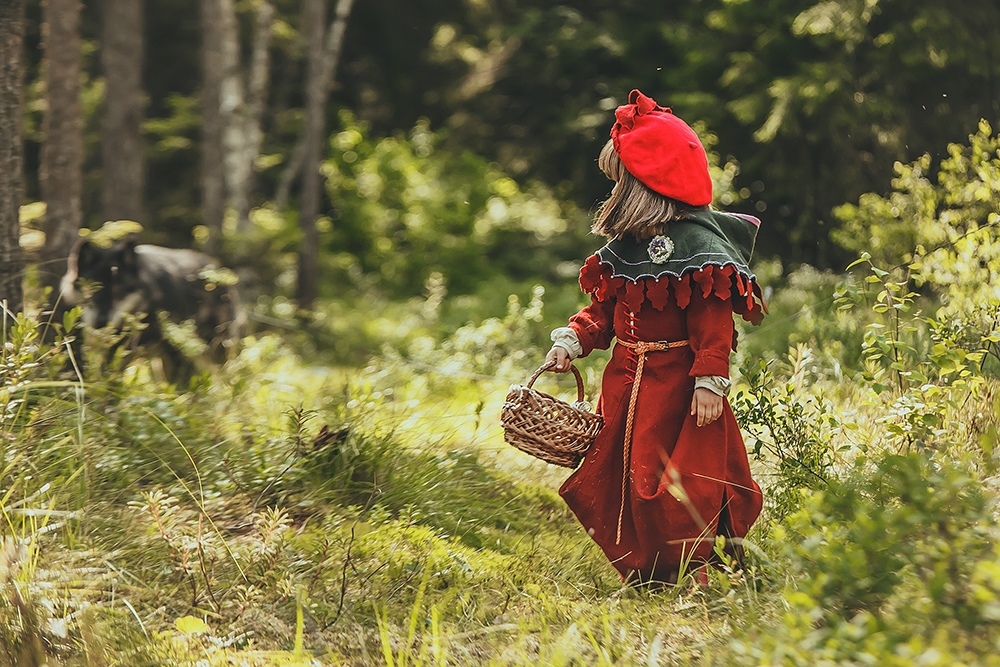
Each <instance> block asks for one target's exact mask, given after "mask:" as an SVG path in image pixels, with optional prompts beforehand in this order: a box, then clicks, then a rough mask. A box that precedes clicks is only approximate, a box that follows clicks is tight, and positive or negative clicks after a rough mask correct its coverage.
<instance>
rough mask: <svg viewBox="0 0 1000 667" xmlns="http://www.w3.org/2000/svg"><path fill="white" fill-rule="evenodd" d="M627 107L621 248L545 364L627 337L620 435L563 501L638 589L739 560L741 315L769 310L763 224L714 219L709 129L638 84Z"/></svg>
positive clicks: (597, 274)
mask: <svg viewBox="0 0 1000 667" xmlns="http://www.w3.org/2000/svg"><path fill="white" fill-rule="evenodd" d="M628 101H629V103H628V104H627V105H624V106H621V107H618V109H617V110H616V112H615V117H616V122H615V124H614V126H613V127H612V128H611V140H610V141H609V142H608V143H607V145H605V147H604V150H602V151H601V156H600V158H599V165H600V168H601V170H602V171H603V172H604V173H605V174H606V175H607V176H608V178H610V179H611V180H612V181H614V182H615V185H614V188H613V189H612V191H611V195H610V196H609V197H608V199H607V201H605V202H604V204H602V206H601V208H600V210H599V211H598V214H597V218H596V221H595V223H594V227H593V231H594V232H595V233H597V234H600V235H602V236H605V237H607V238H609V239H610V241H609V242H608V244H607V245H605V246H604V247H603V248H601V249H600V250H598V251H597V253H596V254H594V255H593V256H591V257H590V258H589V259H587V261H586V263H585V264H584V266H583V268H582V269H581V271H580V286H581V287H582V288H583V290H584V292H586V293H588V294H589V295H590V297H591V302H590V305H589V306H587V307H585V308H584V309H583V310H581V311H580V312H578V313H577V314H576V315H574V316H573V317H571V318H570V321H569V326H567V327H561V328H559V329H556V330H555V331H553V332H552V340H553V343H554V344H553V347H552V349H551V350H550V351H549V353H548V355H547V357H546V361H547V362H549V363H551V364H553V367H552V369H553V370H555V371H556V372H566V371H567V370H569V366H570V361H571V360H572V359H575V358H577V357H582V356H586V355H587V354H589V353H590V351H591V350H594V349H597V348H601V349H606V348H608V347H610V345H611V343H612V340H613V339H617V342H616V345H615V348H614V350H613V352H612V356H611V360H610V361H609V362H608V365H607V367H606V368H605V371H604V377H603V380H602V385H601V397H600V400H599V402H598V410H599V411H600V413H601V414H602V415H603V417H604V420H605V426H604V428H603V429H602V431H601V432H600V434H598V436H597V439H596V440H595V442H594V444H593V446H592V447H591V448H590V450H589V451H588V452H587V455H586V457H585V458H584V460H583V462H582V463H581V465H580V467H579V468H578V469H577V470H576V471H575V472H574V473H573V474H572V475H571V476H570V477H569V479H567V480H566V482H565V483H564V484H563V486H562V488H561V489H560V491H559V493H560V495H562V497H563V498H564V499H565V500H566V502H567V503H568V504H569V506H570V508H571V509H572V510H573V512H574V513H575V514H576V516H577V518H578V519H579V520H580V522H581V523H582V524H583V526H584V528H585V529H586V530H587V533H588V534H589V535H590V536H591V537H592V538H593V539H594V540H595V541H596V542H597V544H598V545H600V547H601V548H602V549H603V550H604V553H605V554H606V555H607V557H608V558H609V559H610V560H611V562H612V564H613V565H614V566H615V568H617V570H618V572H619V573H620V574H621V576H622V578H623V579H624V580H626V581H628V582H630V583H645V582H675V581H676V580H677V576H678V573H679V572H681V571H683V570H684V569H688V568H690V569H694V568H695V567H697V566H698V565H700V564H703V563H707V562H709V561H710V560H711V559H712V555H713V551H714V545H715V540H716V536H717V535H722V536H724V537H725V538H726V546H727V549H728V550H730V552H731V553H734V554H735V555H740V554H741V550H740V549H739V542H740V539H741V538H743V537H744V536H745V535H746V533H747V530H748V529H749V528H750V525H751V524H752V523H753V522H754V520H755V519H756V518H757V515H758V514H759V513H760V510H761V505H762V497H761V492H760V487H758V486H757V483H756V482H754V480H753V479H752V478H751V477H750V466H749V462H748V460H747V454H746V449H745V448H744V445H743V439H742V436H741V435H740V430H739V427H738V426H737V424H736V419H735V417H734V416H733V412H732V409H731V408H730V406H729V403H728V402H727V401H726V398H725V395H726V393H727V392H728V390H729V386H730V382H729V379H728V375H729V355H730V351H731V349H734V348H735V343H736V334H735V330H734V324H733V313H734V312H736V313H739V314H740V315H742V316H743V317H744V318H745V319H746V320H748V321H751V322H753V323H754V324H757V323H759V322H760V319H761V318H762V317H763V313H764V312H765V310H764V304H763V302H762V301H761V299H760V288H759V286H758V285H757V282H756V279H755V277H754V276H753V274H752V273H751V272H750V269H749V266H748V262H749V260H750V255H751V252H752V250H753V245H754V239H755V238H756V234H757V228H758V226H759V225H760V222H759V221H758V220H757V219H756V218H754V217H752V216H747V215H736V214H729V213H722V212H720V211H715V210H712V209H711V208H710V207H709V204H710V202H711V201H712V181H711V179H710V177H709V172H708V157H707V155H706V153H705V149H704V147H703V146H702V144H701V141H700V140H699V139H698V136H697V135H696V134H695V133H694V131H693V130H692V129H691V128H690V127H689V126H688V125H687V124H686V123H685V122H684V121H683V120H681V119H680V118H678V117H677V116H675V115H673V113H672V112H671V111H670V109H665V108H663V107H661V106H659V105H657V104H656V102H655V101H654V100H653V99H652V98H650V97H647V96H646V95H643V94H642V93H640V92H639V91H638V90H633V91H632V92H631V93H630V94H629V98H628ZM702 573H703V571H702Z"/></svg>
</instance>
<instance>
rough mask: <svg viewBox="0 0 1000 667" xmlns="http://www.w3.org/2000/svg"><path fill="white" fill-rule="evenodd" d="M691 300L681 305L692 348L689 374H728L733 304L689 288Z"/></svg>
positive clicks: (733, 327) (731, 341) (692, 375)
mask: <svg viewBox="0 0 1000 667" xmlns="http://www.w3.org/2000/svg"><path fill="white" fill-rule="evenodd" d="M692 292H693V293H692V294H691V303H689V304H688V306H687V308H686V309H685V311H684V312H685V313H686V314H687V330H688V340H689V341H690V344H691V350H692V351H693V352H694V364H693V365H692V366H691V372H690V373H689V375H690V376H691V377H701V376H704V375H719V376H722V377H724V378H728V377H729V354H730V352H731V351H732V347H733V332H734V329H735V325H734V324H733V306H732V303H731V302H730V301H729V300H724V299H721V298H719V297H718V296H716V295H715V294H714V293H711V292H710V293H709V294H708V295H707V296H705V295H704V294H703V293H702V290H700V289H698V288H697V287H695V289H694V290H692Z"/></svg>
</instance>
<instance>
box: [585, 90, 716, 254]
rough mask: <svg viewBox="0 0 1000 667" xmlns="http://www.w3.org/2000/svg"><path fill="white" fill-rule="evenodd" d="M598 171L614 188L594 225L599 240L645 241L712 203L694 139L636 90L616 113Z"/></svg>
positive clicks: (681, 124) (680, 122)
mask: <svg viewBox="0 0 1000 667" xmlns="http://www.w3.org/2000/svg"><path fill="white" fill-rule="evenodd" d="M598 165H599V166H600V168H601V171H603V172H604V173H605V175H607V177H608V178H610V179H611V180H612V181H614V182H615V185H614V188H613V189H612V191H611V194H610V195H609V197H608V199H607V200H606V201H605V202H604V203H603V204H602V205H601V207H600V209H599V210H598V212H597V217H596V219H595V221H594V226H593V231H594V232H595V233H596V234H600V235H602V236H607V237H611V238H617V237H622V236H633V237H636V238H639V239H644V238H649V237H652V236H655V235H656V234H660V233H662V232H663V231H664V228H665V227H666V225H667V224H669V223H670V222H671V221H673V220H677V219H678V218H682V217H684V216H685V215H686V214H687V212H688V211H690V210H692V209H701V208H705V207H706V206H708V205H709V204H710V203H711V201H712V179H711V177H710V176H709V173H708V155H707V154H706V152H705V148H704V146H702V143H701V140H700V139H699V138H698V135H697V134H695V132H694V130H693V129H691V127H690V126H689V125H688V124H687V123H685V122H684V121H683V120H681V119H680V118H678V117H677V116H675V115H674V114H673V112H672V111H671V110H670V109H668V108H665V107H661V106H660V105H658V104H657V103H656V101H655V100H654V99H653V98H651V97H648V96H646V95H643V94H642V93H641V92H639V91H638V90H633V91H632V92H631V93H629V97H628V104H625V105H622V106H620V107H618V109H616V110H615V124H614V126H612V128H611V140H610V141H608V143H607V144H606V145H605V146H604V149H603V150H602V151H601V155H600V158H599V159H598Z"/></svg>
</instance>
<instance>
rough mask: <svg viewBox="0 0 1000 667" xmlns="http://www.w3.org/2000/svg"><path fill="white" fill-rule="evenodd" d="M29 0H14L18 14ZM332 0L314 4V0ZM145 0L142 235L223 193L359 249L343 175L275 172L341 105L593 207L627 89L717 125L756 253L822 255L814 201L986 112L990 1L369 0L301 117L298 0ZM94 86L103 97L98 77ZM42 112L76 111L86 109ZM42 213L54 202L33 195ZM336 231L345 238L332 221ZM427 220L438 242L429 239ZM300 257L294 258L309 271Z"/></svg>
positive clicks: (90, 38) (34, 97)
mask: <svg viewBox="0 0 1000 667" xmlns="http://www.w3.org/2000/svg"><path fill="white" fill-rule="evenodd" d="M40 1H41V0H28V15H29V16H30V17H32V18H33V19H34V20H36V21H37V18H38V11H37V9H38V6H39V2H40ZM46 1H47V2H51V3H59V2H67V1H68V0H46ZM110 2H111V0H108V3H109V4H108V6H111V4H110ZM71 4H72V3H71ZM333 6H334V3H333V0H325V2H324V3H323V10H324V12H325V14H326V16H328V17H329V16H330V15H332V14H333ZM144 7H145V11H146V17H145V18H146V20H145V28H144V30H145V32H144V38H145V43H146V49H145V51H146V53H147V54H148V56H147V57H146V58H145V61H144V71H143V80H142V85H143V90H144V94H145V96H146V99H147V100H148V103H147V113H146V120H145V121H144V122H143V124H142V130H143V135H144V137H143V138H144V140H145V142H146V145H147V147H148V148H147V150H146V155H145V157H146V159H147V171H146V203H147V206H146V208H147V210H148V211H149V217H148V219H145V220H142V221H141V222H143V223H144V224H145V226H146V228H147V230H148V231H149V237H150V239H151V240H154V241H160V242H168V243H172V244H187V243H190V242H191V238H192V234H193V232H194V231H195V227H198V226H199V225H204V226H205V228H206V229H207V230H209V233H208V234H207V235H206V236H207V238H208V239H210V240H211V239H214V238H217V236H218V233H219V230H220V229H221V226H222V218H223V214H224V211H223V206H225V205H228V206H229V208H230V209H231V210H233V211H234V212H235V213H236V215H235V219H236V220H238V221H242V222H241V223H240V229H242V230H244V232H245V230H247V229H248V225H247V220H248V219H249V216H248V213H249V211H250V210H251V209H252V208H254V207H257V206H261V205H264V204H266V203H268V202H274V204H275V206H274V207H273V208H274V209H275V210H277V211H279V212H280V213H281V214H282V215H286V214H289V215H293V216H295V218H296V219H297V220H298V222H299V223H305V224H306V227H305V228H304V231H305V232H306V238H307V242H306V243H307V250H308V251H311V250H312V249H313V248H315V249H316V250H317V251H318V252H330V253H339V252H342V251H344V250H345V249H347V248H359V247H367V246H371V245H372V244H374V243H375V241H376V240H377V239H374V238H372V237H370V235H372V234H376V233H378V232H376V231H374V230H373V229H372V228H370V227H366V226H365V225H363V224H360V223H359V222H358V221H357V220H353V219H350V216H351V215H354V213H352V211H356V210H358V208H359V206H360V203H359V202H353V203H350V202H344V201H341V200H338V199H334V198H332V196H333V193H337V192H342V191H343V184H340V183H336V182H331V183H328V187H327V189H326V191H325V194H324V196H322V197H320V198H319V200H318V201H317V200H313V199H311V195H310V194H309V193H310V192H311V191H312V190H311V186H310V187H304V185H305V184H304V183H302V184H301V185H302V186H303V187H296V179H297V176H298V175H299V174H301V173H303V172H302V171H301V170H302V169H303V167H302V166H301V165H303V164H305V163H306V162H307V159H306V156H305V150H304V148H303V149H298V150H297V149H296V146H297V145H298V144H299V143H300V141H301V139H302V137H303V136H309V137H310V138H309V139H308V140H307V141H306V142H305V143H304V144H303V146H309V147H310V148H312V149H313V150H315V149H317V148H318V149H320V150H321V156H322V157H323V158H327V159H330V160H334V161H335V162H336V161H338V160H340V157H339V156H338V155H337V154H336V153H337V152H338V151H340V150H342V149H340V148H337V145H336V142H334V143H333V144H330V143H329V142H327V141H325V140H322V139H320V140H314V139H312V138H311V137H312V136H313V134H312V133H314V132H315V128H316V127H325V128H326V129H325V130H321V134H324V135H325V134H329V133H335V134H336V133H340V132H343V131H344V130H345V126H344V125H343V121H342V120H341V118H342V117H341V115H340V112H341V111H344V110H349V111H350V112H351V114H352V116H353V117H356V118H357V119H359V120H360V121H362V122H364V123H365V124H366V126H367V127H368V128H370V129H369V130H368V133H369V134H368V136H370V137H371V138H372V140H375V139H377V138H378V137H392V136H394V135H396V134H398V133H400V132H407V131H409V130H410V129H411V128H413V127H415V126H417V125H418V123H420V122H422V121H421V119H426V120H427V127H428V128H429V130H430V131H432V132H434V133H435V137H436V140H440V144H439V145H438V147H437V148H436V149H435V150H437V151H451V152H453V153H456V154H459V155H460V154H462V152H463V151H471V152H472V153H475V154H478V155H480V156H483V157H484V158H486V159H487V160H490V161H493V162H495V163H496V164H497V165H498V166H499V168H500V169H501V170H502V171H503V172H505V173H507V174H509V175H511V176H512V177H514V178H515V179H516V180H517V182H518V185H519V187H522V188H526V189H528V190H530V188H531V187H533V186H532V185H531V183H532V182H533V181H540V182H542V183H545V184H546V185H547V186H548V188H550V189H551V192H552V193H553V195H554V196H555V197H557V198H562V199H567V200H571V201H573V202H575V203H576V204H578V205H579V206H581V207H582V208H584V209H587V208H590V207H592V206H593V204H594V202H595V201H597V200H598V199H600V198H602V197H603V196H604V194H605V193H606V192H607V189H608V187H607V186H608V184H607V182H606V181H605V180H604V177H603V176H602V175H601V174H600V172H599V171H598V170H597V168H596V164H595V161H596V155H597V153H598V150H599V148H600V146H601V145H602V144H603V142H604V140H605V138H606V136H607V131H608V127H609V126H610V124H611V118H612V113H613V110H614V108H615V106H616V105H618V104H620V103H621V102H622V101H623V100H624V98H625V96H626V95H627V93H628V91H629V89H630V88H632V87H638V88H641V89H643V90H644V91H645V92H647V93H649V94H651V95H653V96H654V97H656V99H657V100H658V101H659V102H661V103H662V104H665V105H670V106H672V107H673V108H674V110H675V111H676V112H677V113H678V114H679V115H680V116H681V117H683V118H685V119H687V120H689V121H691V122H695V121H699V120H700V121H703V122H704V126H703V127H704V128H705V131H706V132H710V133H711V134H712V135H714V136H715V137H717V139H718V141H717V144H716V150H718V151H719V152H720V153H721V155H720V158H721V160H722V161H723V162H728V163H729V164H730V165H731V166H732V169H731V173H730V175H731V176H732V178H733V186H734V190H733V193H731V194H732V196H727V198H726V199H725V200H723V199H720V200H719V204H720V205H723V206H729V207H733V208H736V209H743V210H746V211H748V212H753V213H757V214H758V215H760V216H761V217H762V218H764V220H765V225H766V227H765V229H766V230H767V233H765V234H763V235H762V238H761V241H760V245H759V250H760V252H761V253H762V254H765V255H766V254H778V253H779V252H780V254H781V255H782V259H783V260H785V262H786V263H788V264H791V263H796V262H810V263H814V264H817V265H820V266H829V267H842V266H843V265H844V264H846V262H847V259H848V255H847V253H846V252H845V251H844V250H843V249H842V248H841V247H840V246H839V245H837V244H836V243H835V242H834V241H833V237H832V236H831V232H832V231H833V230H835V229H836V228H837V226H838V225H839V224H840V223H839V221H838V220H837V218H835V217H834V216H833V215H832V213H831V211H832V210H833V209H834V207H836V206H838V205H840V204H842V203H844V202H848V201H856V200H857V198H858V196H859V195H861V194H862V193H864V192H869V191H876V192H881V191H885V190H886V189H887V188H888V187H889V179H890V176H891V172H892V165H893V164H894V163H895V162H897V161H899V162H904V163H906V162H910V161H912V160H913V159H914V158H915V157H916V156H919V155H921V154H923V153H930V154H932V155H939V154H940V153H941V152H942V151H944V150H945V147H946V146H947V145H948V143H949V142H953V141H961V140H962V139H963V138H964V137H966V136H967V135H968V134H969V133H970V132H972V131H974V129H975V128H976V126H977V123H978V121H979V119H980V118H986V119H987V120H989V121H991V122H992V123H993V124H994V125H998V124H1000V118H998V116H1000V90H998V81H1000V55H998V54H997V53H996V51H997V50H998V48H1000V47H998V46H997V45H998V44H1000V7H998V5H997V4H996V2H995V0H969V1H968V2H965V3H962V4H961V5H955V4H954V3H945V2H944V0H929V1H928V2H924V3H908V2H904V1H903V0H822V1H814V2H812V3H805V4H803V3H801V2H791V0H772V1H771V2H767V3H760V2H749V0H685V1H683V2H673V3H666V4H664V3H656V2H652V1H650V0H619V1H617V2H615V3H610V2H607V1H606V0H582V1H581V2H576V3H559V2H557V3H552V2H548V1H542V0H493V1H491V2H483V1H482V0H436V1H434V2H431V1H430V0H407V1H406V2H403V1H402V0H370V1H369V2H365V3H358V4H357V6H355V7H354V8H353V11H352V13H351V17H350V22H349V24H348V25H347V29H346V32H344V42H343V53H342V57H341V61H340V67H339V70H338V73H337V76H336V79H337V84H336V85H335V86H333V88H332V91H331V96H330V100H329V104H328V105H326V110H325V113H324V114H323V115H324V117H323V118H322V120H323V123H322V125H319V124H317V122H316V118H315V111H314V112H313V115H312V118H313V119H312V120H308V118H310V113H309V112H308V109H310V108H312V109H314V110H315V108H316V101H315V100H314V101H313V103H312V107H310V102H309V99H308V98H309V96H310V93H312V94H316V92H317V91H316V90H315V88H316V86H315V84H312V83H310V80H309V77H310V74H309V69H310V68H309V67H308V66H307V63H308V60H309V56H308V54H309V49H308V48H307V45H308V43H309V40H308V39H307V38H306V35H305V34H304V33H305V30H306V28H308V27H309V25H310V22H308V21H307V22H303V21H302V10H303V5H302V3H299V2H293V1H292V0H156V1H155V2H147V3H145V5H144ZM72 14H73V11H69V15H72ZM199 17H200V18H199ZM105 18H107V17H105ZM97 19H98V15H97V14H96V10H95V9H94V8H92V7H91V6H90V5H89V3H88V6H87V7H85V8H84V11H83V23H82V30H83V42H82V45H81V48H79V49H75V48H74V47H73V46H71V42H65V43H64V44H63V46H64V48H63V49H61V50H62V51H64V52H76V53H77V54H82V56H83V77H82V80H83V81H84V82H85V94H86V95H95V96H99V95H100V94H101V90H100V89H96V88H94V87H92V86H90V87H87V86H88V85H89V84H86V82H88V81H90V80H93V79H95V78H96V74H97V71H98V67H99V64H98V63H97V62H95V60H94V59H93V58H92V57H90V55H89V54H92V53H95V52H100V53H102V54H104V53H107V54H110V53H112V50H111V49H110V48H109V45H107V44H104V42H105V41H108V38H107V37H102V35H101V32H100V29H99V28H98V25H99V23H98V20H97ZM323 23H324V24H325V23H326V21H323ZM33 32H37V26H29V36H28V42H29V49H28V51H27V54H28V62H27V71H28V73H29V90H30V91H31V94H30V96H29V100H28V113H29V129H30V128H33V127H34V126H35V124H36V123H37V116H38V114H39V111H40V109H41V105H39V104H37V101H38V99H39V95H41V94H42V87H41V86H40V85H39V84H38V82H39V81H40V77H41V70H40V68H39V64H40V63H39V60H40V59H39V52H38V50H37V49H32V48H31V47H32V46H34V44H35V42H36V41H37V39H36V38H35V37H33V34H32V33H33ZM316 34H317V35H318V34H319V32H318V30H317V33H316ZM121 57H125V56H121ZM313 76H315V73H314V74H313ZM77 80H78V81H79V80H80V77H78V78H77ZM217 91H221V92H217ZM57 92H58V91H57V90H54V89H53V90H49V91H48V92H47V93H45V94H47V95H53V94H56V93H57ZM103 92H104V94H105V95H111V92H110V81H109V82H108V87H106V88H105V89H104V91H103ZM87 99H89V98H87ZM105 103H106V104H111V103H112V100H105ZM59 108H60V109H61V111H60V112H59V113H62V114H64V115H67V116H74V117H76V118H77V119H78V121H79V118H80V115H81V113H83V114H84V115H87V116H88V118H89V114H91V113H92V112H93V111H92V110H93V109H95V108H97V107H96V105H94V104H92V103H88V104H85V105H84V107H83V108H82V109H81V108H80V107H76V111H75V112H74V111H72V110H71V109H70V107H66V106H62V105H60V107H59ZM106 108H107V107H106ZM216 110H218V111H219V114H218V116H216ZM47 122H49V121H47ZM307 125H308V126H310V127H311V128H313V129H311V130H309V132H307V131H306V130H307ZM85 127H87V128H89V129H88V130H87V136H86V145H87V146H88V147H90V146H96V145H98V144H99V142H98V141H97V140H98V139H99V138H100V137H98V136H97V132H98V130H97V129H96V123H92V122H87V123H86V125H85ZM109 131H110V130H105V131H102V134H107V133H108V132H109ZM41 138H42V137H41V135H39V134H38V133H37V132H34V131H30V132H29V133H28V135H27V139H28V145H27V151H26V157H27V170H28V174H29V181H28V198H29V199H32V198H35V199H37V198H40V197H41V193H40V192H39V180H38V179H37V178H36V177H35V176H34V174H35V173H37V172H38V171H39V166H40V165H39V164H38V153H39V142H40V141H41ZM72 145H74V144H73V142H70V143H69V144H65V143H62V142H60V145H59V146H58V147H56V146H53V147H51V148H49V147H46V149H45V150H44V151H42V152H43V153H44V154H46V155H48V154H49V152H48V151H50V150H56V149H57V148H58V149H59V150H64V151H65V150H72V149H71V146H72ZM220 151H221V153H220ZM311 159H312V158H309V161H311ZM222 160H225V164H224V166H223V163H222V162H221V161H222ZM92 163H96V161H95V160H90V159H88V161H87V172H86V179H85V180H84V186H83V187H84V192H83V194H82V197H81V198H80V200H79V201H80V202H81V204H80V206H81V208H82V209H83V210H82V215H83V217H84V219H85V220H86V223H87V224H88V225H92V226H93V225H98V224H100V223H101V222H103V219H104V218H106V217H109V214H107V213H105V212H103V211H102V210H101V209H100V208H99V207H98V206H97V205H96V204H95V202H96V201H97V199H98V197H97V196H96V193H95V192H92V191H97V190H99V187H100V186H99V181H100V179H99V178H96V177H95V176H94V174H95V173H98V172H97V171H96V170H97V167H96V165H94V166H91V165H92ZM737 165H738V170H737ZM305 169H306V172H308V171H309V168H308V166H306V167H305ZM45 171H46V170H42V172H45ZM131 171H132V173H133V174H134V173H135V172H136V171H138V169H132V170H131ZM737 172H738V173H737ZM328 175H329V176H330V177H331V178H337V176H336V174H335V173H328ZM468 177H469V178H474V177H475V174H474V173H471V172H470V174H469V176H468ZM223 178H225V179H228V182H226V183H221V182H220V180H221V179H223ZM140 190H141V188H140ZM48 197H49V195H48V194H47V195H46V197H45V198H46V199H48ZM222 201H226V202H228V204H223V203H221V202H222ZM52 203H55V202H52ZM52 203H50V206H51V205H52ZM453 205H454V206H455V207H456V210H460V209H461V208H462V206H463V204H461V203H459V202H453ZM313 211H315V214H314V213H313ZM59 215H62V214H61V213H59V207H58V206H56V208H55V209H52V210H50V217H52V216H55V217H58V216H59ZM385 215H389V214H388V213H386V214H385ZM55 217H53V219H55ZM305 218H308V219H310V220H311V219H314V218H315V219H319V220H322V219H324V218H328V219H331V220H334V223H335V226H337V227H339V228H340V231H338V232H337V233H336V234H327V235H321V236H316V235H314V234H313V233H312V232H311V231H310V230H309V227H308V225H309V223H308V222H307V221H306V220H305ZM347 230H354V231H353V232H352V233H354V234H359V235H362V236H361V237H359V238H346V237H345V234H346V233H347ZM435 231H440V232H441V234H442V238H443V237H446V236H447V232H446V231H444V230H443V229H442V230H435V229H431V230H430V231H429V232H428V233H429V234H431V235H433V234H434V233H435ZM206 236H199V237H198V238H206ZM324 243H327V244H333V245H327V246H323V244H324ZM393 243H395V242H394V241H393ZM403 251H404V252H405V248H404V250H403ZM441 252H444V251H441ZM257 259H260V258H257ZM310 262H311V260H310V258H309V257H308V256H306V257H305V264H304V269H303V271H304V272H306V273H308V272H309V270H310V269H309V266H311V263H310ZM319 264H322V260H320V261H319ZM418 284H419V281H418Z"/></svg>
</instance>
